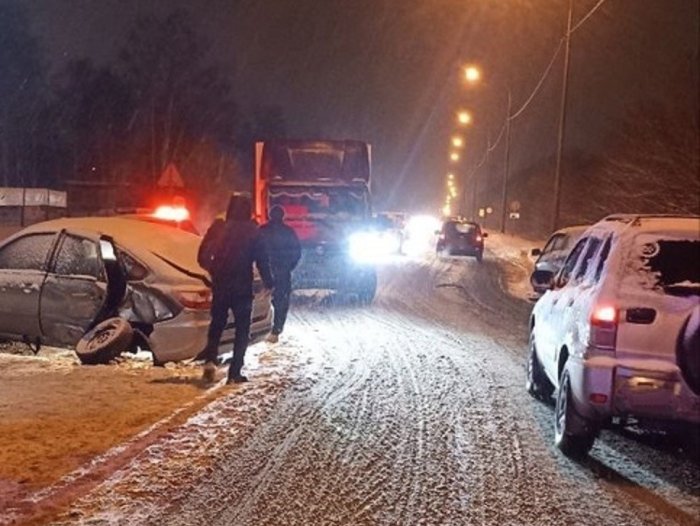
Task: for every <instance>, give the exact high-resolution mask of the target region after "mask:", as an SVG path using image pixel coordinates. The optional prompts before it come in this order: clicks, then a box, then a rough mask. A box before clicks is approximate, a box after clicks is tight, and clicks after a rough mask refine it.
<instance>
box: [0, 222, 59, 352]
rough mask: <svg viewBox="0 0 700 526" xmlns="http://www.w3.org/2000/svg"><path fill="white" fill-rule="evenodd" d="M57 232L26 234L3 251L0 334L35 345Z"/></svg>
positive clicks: (0, 282) (0, 273)
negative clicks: (45, 281)
mask: <svg viewBox="0 0 700 526" xmlns="http://www.w3.org/2000/svg"><path fill="white" fill-rule="evenodd" d="M55 241H56V233H55V232H46V233H35V234H27V235H25V236H21V237H18V238H15V239H14V240H11V241H9V242H8V243H6V244H5V245H3V246H2V248H0V334H5V335H7V336H11V337H14V338H21V337H27V338H29V339H30V340H31V341H36V340H37V339H38V338H39V337H40V335H41V330H40V325H39V297H40V294H41V287H42V285H43V283H44V280H45V277H46V267H47V265H48V261H49V258H50V255H51V252H52V251H53V249H54V244H55Z"/></svg>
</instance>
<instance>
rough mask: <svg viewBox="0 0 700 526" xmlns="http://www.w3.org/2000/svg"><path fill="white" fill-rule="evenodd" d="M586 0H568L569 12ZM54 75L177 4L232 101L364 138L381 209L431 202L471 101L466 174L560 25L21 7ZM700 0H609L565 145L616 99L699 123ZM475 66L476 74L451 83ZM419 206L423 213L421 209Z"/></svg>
mask: <svg viewBox="0 0 700 526" xmlns="http://www.w3.org/2000/svg"><path fill="white" fill-rule="evenodd" d="M595 3H596V1H595V0H575V6H576V7H575V13H576V14H575V17H574V18H575V20H576V19H580V17H581V16H582V15H583V14H585V12H587V11H588V10H589V9H590V8H591V7H592V6H593V5H594V4H595ZM23 4H25V5H27V6H28V8H29V14H30V17H31V20H32V24H33V28H34V30H35V32H36V34H37V35H38V36H40V37H41V40H42V44H43V46H44V48H45V52H46V54H47V58H48V59H49V60H50V62H51V64H52V65H53V67H54V68H56V69H58V68H60V67H61V65H62V64H64V63H65V62H66V61H67V60H70V59H74V58H82V57H85V56H88V57H91V58H93V59H95V60H96V61H98V62H100V63H104V64H108V63H109V62H110V61H112V60H113V59H114V56H115V54H116V51H117V50H118V48H119V47H120V46H121V45H122V43H123V41H124V38H125V36H126V33H127V31H128V29H129V27H130V25H131V23H132V22H133V20H134V19H135V18H136V17H137V16H138V15H140V14H144V13H148V12H156V13H163V14H165V13H167V12H169V11H170V10H172V9H175V8H186V9H188V10H189V11H190V12H191V13H192V16H193V19H194V20H195V22H196V23H197V25H198V27H199V28H200V29H201V31H202V32H203V33H205V34H206V35H207V37H208V38H209V40H210V41H211V42H212V44H213V47H212V60H215V61H217V62H218V63H220V64H221V65H222V67H223V68H224V69H225V70H226V71H228V72H230V75H231V79H232V81H233V84H234V89H235V90H236V95H237V97H238V99H239V100H240V102H241V103H242V105H243V106H244V107H245V106H246V105H252V104H254V103H276V104H279V105H280V106H282V107H283V109H284V112H285V117H286V119H287V122H288V130H289V132H290V135H295V136H302V137H304V136H305V137H312V136H313V137H316V136H318V137H337V138H343V137H347V138H360V139H366V140H368V141H370V142H372V144H373V145H374V157H375V183H376V189H377V196H378V198H379V201H380V206H381V204H382V202H384V203H385V204H386V206H389V207H394V208H409V209H410V208H414V209H415V208H421V207H422V208H424V209H425V208H429V207H434V206H436V205H437V204H438V203H439V201H440V200H441V198H442V194H443V190H442V184H443V178H444V174H445V173H446V171H447V169H448V163H447V154H448V138H449V135H450V134H451V132H452V131H453V129H454V127H453V112H454V110H455V109H456V108H457V106H459V105H465V106H467V107H470V108H472V109H473V112H474V115H475V118H476V120H477V123H476V124H475V126H473V127H472V128H471V129H470V130H469V131H468V132H467V139H468V142H469V143H470V144H471V145H472V148H471V149H470V150H468V152H469V154H470V155H471V157H470V156H469V155H468V156H467V160H466V163H467V164H466V165H465V167H463V168H462V172H465V171H466V170H467V168H466V166H468V165H469V163H471V162H473V159H474V158H475V157H478V156H480V154H481V150H482V149H483V141H484V137H485V136H486V134H487V133H490V134H491V136H494V135H495V134H496V133H497V132H498V129H500V126H501V123H502V116H503V115H504V113H505V95H504V94H505V86H506V84H509V85H510V86H511V90H512V92H513V97H514V101H515V106H518V105H519V104H521V103H522V102H523V101H524V99H525V98H526V97H527V95H528V94H529V92H530V91H531V90H532V88H533V86H534V85H535V83H536V82H537V80H538V79H539V77H540V74H541V73H542V71H543V69H544V67H545V66H546V64H547V63H548V62H549V59H550V58H551V56H552V53H553V51H554V49H555V48H556V45H557V43H558V41H559V38H560V37H561V35H562V34H563V31H564V23H565V15H566V2H564V1H559V0H208V1H203V0H198V1H196V2H195V1H185V0H25V1H24V2H23ZM697 46H698V1H697V0H608V1H607V2H606V3H605V4H604V5H603V7H602V8H601V9H600V10H599V11H598V12H596V13H595V14H594V15H593V16H592V17H591V18H590V19H589V21H588V22H587V23H586V24H585V25H584V26H582V27H581V29H580V30H579V31H577V32H576V33H575V35H574V38H573V41H572V50H573V51H572V69H571V105H570V110H571V111H570V118H569V127H568V130H569V134H568V137H567V141H568V143H567V144H568V145H569V147H570V148H577V149H582V150H584V151H586V152H589V153H593V154H599V153H601V152H603V151H604V149H605V145H606V139H607V138H608V136H609V133H610V131H611V130H613V129H614V128H615V127H616V126H617V125H619V123H620V119H621V117H622V115H623V114H624V112H625V110H626V108H628V107H629V106H630V105H634V104H637V103H640V102H654V103H661V102H663V101H668V100H674V101H681V103H683V104H686V105H687V108H688V112H687V115H688V118H689V119H692V118H697V93H698V67H697V59H698V55H697V54H698V48H697ZM472 59H476V60H477V61H478V62H479V63H481V64H482V65H483V68H484V70H485V74H486V75H487V77H488V82H487V83H486V84H485V85H483V86H481V87H480V88H479V89H478V90H475V91H471V92H470V91H468V90H466V89H464V88H463V87H461V86H460V83H459V78H458V67H459V64H460V63H461V62H462V61H465V60H472ZM560 60H561V56H560V57H559V59H558V60H557V62H556V63H555V64H554V67H553V69H552V73H551V76H550V77H549V78H548V79H547V81H546V82H545V84H544V86H543V91H542V93H541V94H540V95H539V96H538V97H537V98H536V99H535V100H534V101H533V104H532V106H531V107H530V108H529V109H528V111H527V112H526V113H525V114H524V115H523V117H522V122H518V123H516V127H519V128H518V130H515V133H514V136H513V159H514V165H515V166H514V169H516V170H517V168H518V167H519V166H520V167H524V166H526V165H528V164H529V163H532V162H534V161H535V160H536V158H537V157H539V156H547V155H551V153H552V152H553V150H554V147H555V142H554V137H553V136H552V135H553V130H554V129H555V127H556V110H557V107H558V93H559V91H558V90H559V86H560V82H561V61H560ZM426 202H427V203H428V204H429V205H428V207H425V206H422V205H424V203H426Z"/></svg>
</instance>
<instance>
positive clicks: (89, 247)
mask: <svg viewBox="0 0 700 526" xmlns="http://www.w3.org/2000/svg"><path fill="white" fill-rule="evenodd" d="M54 272H55V273H56V274H59V275H61V276H90V277H93V278H95V279H101V278H102V277H103V273H102V262H101V260H100V258H99V248H98V246H97V243H95V242H94V241H92V240H90V239H85V238H82V237H77V236H72V235H66V236H64V238H63V241H62V242H61V248H59V249H58V254H57V255H56V262H55V264H54Z"/></svg>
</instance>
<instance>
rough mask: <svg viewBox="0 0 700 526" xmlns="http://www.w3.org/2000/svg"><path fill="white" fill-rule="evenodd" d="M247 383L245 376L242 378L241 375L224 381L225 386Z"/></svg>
mask: <svg viewBox="0 0 700 526" xmlns="http://www.w3.org/2000/svg"><path fill="white" fill-rule="evenodd" d="M247 381H248V377H247V376H244V375H242V374H238V375H236V376H229V378H228V380H226V385H232V384H244V383H246V382H247Z"/></svg>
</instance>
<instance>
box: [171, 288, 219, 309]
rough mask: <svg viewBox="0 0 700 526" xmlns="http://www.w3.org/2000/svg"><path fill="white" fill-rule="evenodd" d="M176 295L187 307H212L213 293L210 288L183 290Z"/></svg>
mask: <svg viewBox="0 0 700 526" xmlns="http://www.w3.org/2000/svg"><path fill="white" fill-rule="evenodd" d="M176 295H177V299H178V301H179V302H180V303H181V304H182V306H183V307H185V308H187V309H195V310H209V309H210V308H211V300H212V293H211V290H209V289H201V290H181V291H178V292H177V293H176Z"/></svg>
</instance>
